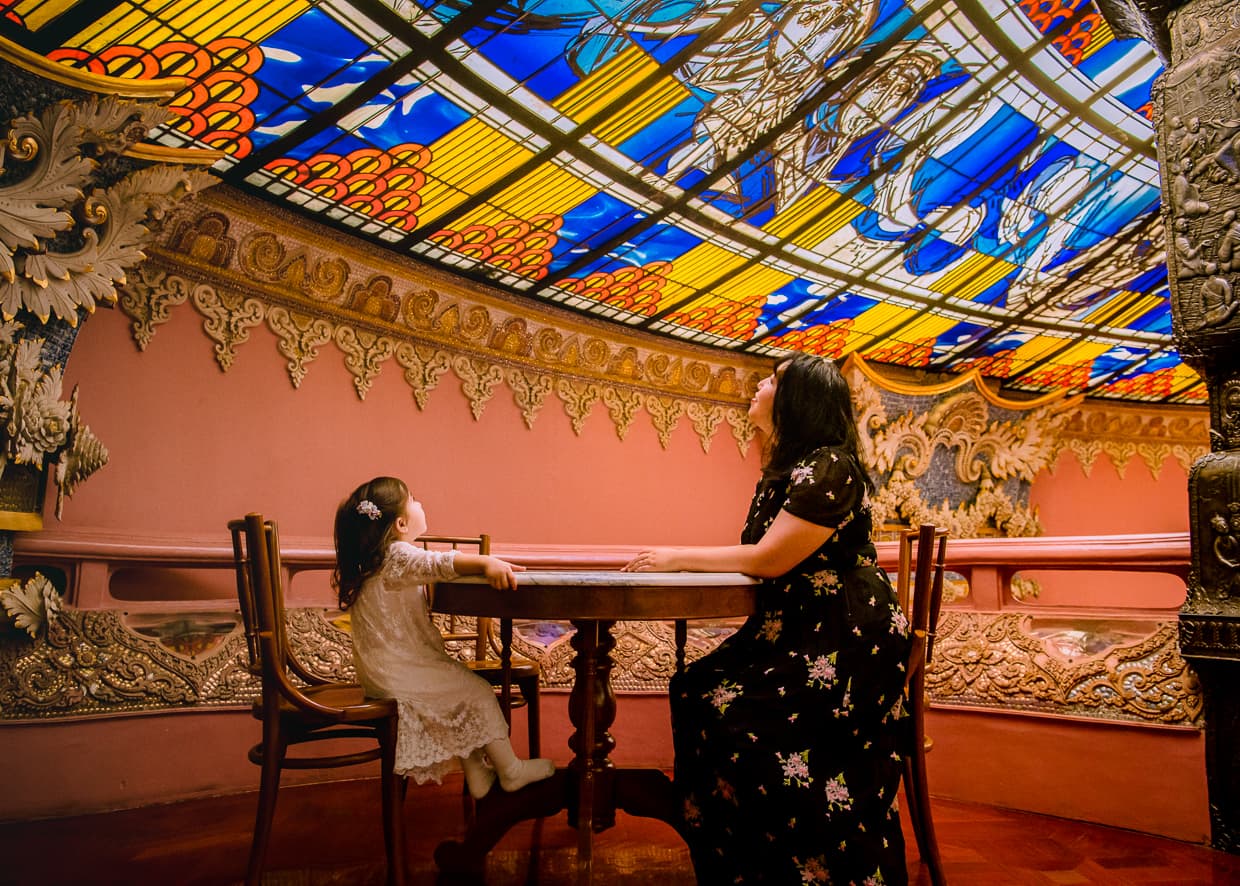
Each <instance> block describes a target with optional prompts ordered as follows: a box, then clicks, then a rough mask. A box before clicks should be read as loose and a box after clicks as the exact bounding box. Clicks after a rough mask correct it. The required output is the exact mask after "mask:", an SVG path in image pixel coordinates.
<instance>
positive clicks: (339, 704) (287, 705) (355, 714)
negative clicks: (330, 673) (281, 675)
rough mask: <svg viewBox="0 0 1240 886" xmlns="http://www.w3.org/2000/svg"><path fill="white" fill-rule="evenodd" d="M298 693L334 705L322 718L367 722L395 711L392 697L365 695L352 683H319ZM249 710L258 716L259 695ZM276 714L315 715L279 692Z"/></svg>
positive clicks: (340, 721) (288, 715) (328, 705)
mask: <svg viewBox="0 0 1240 886" xmlns="http://www.w3.org/2000/svg"><path fill="white" fill-rule="evenodd" d="M301 693H302V695H304V696H306V697H307V698H308V699H310V700H311V701H313V702H316V703H317V704H321V705H325V706H327V707H331V708H335V709H336V712H335V713H334V714H332V715H331V716H324V717H323V718H322V719H323V720H324V721H325V722H333V723H368V722H371V721H376V720H384V719H386V718H388V717H391V716H392V715H393V714H395V713H396V702H395V700H393V699H390V698H368V697H367V696H366V690H364V689H363V688H362V687H361V686H359V685H358V684H356V683H323V684H320V685H317V686H307V687H305V688H303V689H302V690H301ZM252 712H253V714H254V716H255V717H258V718H259V719H262V713H263V704H262V700H261V699H260V700H258V701H255V702H254V706H253V708H252ZM280 716H281V717H296V718H298V719H303V720H304V719H311V720H313V719H314V718H315V715H314V712H312V711H307V710H305V709H304V708H300V707H298V706H297V705H295V704H293V703H292V702H291V701H289V700H288V699H287V698H284V697H283V696H282V697H281V698H280Z"/></svg>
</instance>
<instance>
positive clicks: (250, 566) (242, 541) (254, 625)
mask: <svg viewBox="0 0 1240 886" xmlns="http://www.w3.org/2000/svg"><path fill="white" fill-rule="evenodd" d="M228 529H229V532H231V533H232V543H233V560H234V566H235V567H236V572H237V602H238V604H239V605H240V607H241V620H242V623H243V624H244V626H245V637H246V649H247V652H248V653H249V670H250V673H252V674H254V675H256V676H258V677H260V678H261V680H262V690H263V703H264V705H270V706H272V710H273V711H274V710H275V707H274V706H275V705H277V704H278V702H279V698H280V697H281V696H283V697H284V698H286V699H288V700H289V701H290V702H292V703H293V704H295V705H296V706H297V707H299V708H302V709H303V710H305V711H307V712H313V713H318V714H325V715H334V714H335V713H336V711H335V709H334V708H330V707H328V706H325V705H322V704H320V703H319V702H317V701H314V700H313V699H310V698H307V697H306V695H305V693H304V692H302V690H301V687H300V686H298V684H297V683H295V682H294V679H293V677H295V678H296V679H297V680H300V681H301V682H302V683H305V684H309V685H322V684H324V683H327V682H329V681H327V680H325V679H323V678H322V677H320V676H318V675H317V674H314V673H312V672H310V671H308V670H307V669H306V668H305V667H303V666H302V664H301V663H300V662H299V661H298V660H297V657H296V656H295V655H293V653H292V651H291V650H290V649H289V645H288V632H287V629H286V627H285V619H284V582H283V580H282V574H283V566H282V565H281V562H280V536H279V532H278V530H277V528H276V524H275V521H274V520H264V519H263V517H262V515H261V514H246V515H245V517H244V518H242V519H240V520H232V521H229V524H228ZM290 673H291V675H292V676H290Z"/></svg>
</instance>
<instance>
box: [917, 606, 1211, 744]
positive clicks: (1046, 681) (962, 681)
mask: <svg viewBox="0 0 1240 886" xmlns="http://www.w3.org/2000/svg"><path fill="white" fill-rule="evenodd" d="M1035 621H1036V620H1035V619H1034V618H1032V617H1031V616H1028V615H1024V614H1021V613H994V612H969V611H964V610H945V611H944V612H943V615H942V617H941V618H940V620H939V625H938V630H937V632H936V633H935V638H934V659H933V661H932V663H931V665H930V667H929V668H928V669H927V671H926V692H927V693H928V695H929V697H930V700H931V702H932V703H935V704H953V705H968V706H971V707H984V708H1002V709H1005V710H1022V711H1037V712H1039V713H1052V714H1068V715H1074V716H1089V717H1100V718H1103V719H1108V720H1127V721H1135V722H1146V723H1159V724H1164V725H1175V726H1200V725H1201V724H1202V722H1203V719H1202V696H1201V687H1200V684H1199V683H1198V681H1197V678H1196V676H1195V675H1194V674H1193V673H1192V671H1191V670H1190V669H1189V667H1188V664H1187V663H1186V662H1185V660H1184V658H1183V657H1182V656H1181V654H1180V650H1179V643H1178V640H1177V630H1178V628H1177V623H1176V622H1174V621H1169V622H1152V623H1150V624H1149V626H1148V627H1149V631H1150V633H1149V634H1148V635H1147V636H1144V637H1141V638H1138V639H1133V638H1130V637H1129V638H1124V639H1123V640H1119V641H1111V642H1110V643H1108V642H1107V641H1108V632H1109V631H1110V629H1111V628H1112V625H1111V623H1108V622H1096V623H1094V624H1093V625H1092V626H1090V625H1085V626H1083V627H1084V629H1083V630H1081V629H1078V630H1061V631H1059V632H1047V631H1040V630H1038V628H1037V626H1036V625H1035V624H1034V622H1035ZM1091 630H1092V631H1093V632H1094V633H1095V635H1096V636H1095V637H1094V638H1093V639H1094V641H1095V642H1096V644H1097V645H1098V646H1101V647H1102V648H1100V649H1092V648H1091V649H1090V650H1089V651H1088V652H1087V653H1085V654H1082V655H1080V657H1079V659H1077V658H1075V657H1070V656H1068V655H1065V654H1064V653H1063V651H1062V649H1057V647H1058V646H1060V645H1061V643H1064V642H1065V639H1066V638H1070V639H1066V642H1070V643H1075V642H1079V640H1080V636H1081V635H1082V634H1088V633H1090V631H1091ZM1057 641H1058V642H1057ZM1086 645H1088V643H1087V644H1086Z"/></svg>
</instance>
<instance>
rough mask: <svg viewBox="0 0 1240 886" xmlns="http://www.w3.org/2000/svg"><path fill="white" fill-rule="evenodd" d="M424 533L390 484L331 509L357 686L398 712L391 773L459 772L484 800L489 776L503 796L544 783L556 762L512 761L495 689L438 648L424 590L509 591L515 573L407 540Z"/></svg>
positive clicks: (336, 580) (404, 492)
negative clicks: (472, 584)
mask: <svg viewBox="0 0 1240 886" xmlns="http://www.w3.org/2000/svg"><path fill="white" fill-rule="evenodd" d="M425 531H426V515H425V514H424V513H423V511H422V505H421V504H419V503H418V502H417V501H416V500H415V499H414V498H413V496H412V495H410V494H409V488H408V487H407V486H405V484H404V483H403V482H401V481H400V480H397V479H396V478H395V477H376V478H375V479H374V480H371V481H370V482H369V483H365V484H363V485H361V486H359V487H358V488H357V489H355V490H354V491H353V494H352V495H350V496H349V497H348V498H346V499H345V500H344V501H343V502H341V503H340V507H339V508H337V509H336V533H335V535H336V571H335V573H334V575H333V576H332V582H333V584H334V585H335V587H336V590H337V592H338V593H339V595H340V608H341V609H347V610H349V613H350V616H351V621H352V629H353V661H354V664H355V665H356V667H357V676H358V682H360V683H361V685H362V686H363V687H365V689H366V692H367V694H368V695H371V696H374V697H377V698H379V697H382V698H395V699H396V701H397V704H398V706H399V709H400V714H399V716H400V724H399V729H398V733H397V740H396V771H397V772H398V773H400V774H402V775H411V776H413V778H414V780H415V781H416V782H418V783H419V784H422V783H423V782H426V781H428V780H433V781H435V782H439V781H441V779H442V778H443V775H444V773H447V772H451V771H454V770H455V769H456V768H457V767H458V765H459V766H460V767H461V768H462V769H464V770H465V780H466V783H467V784H468V786H469V792H470V794H472V795H473V796H474V797H475V798H481V797H483V796H485V795H486V793H487V792H488V791H489V790H490V789H491V785H492V783H493V782H494V781H495V780H496V776H498V778H499V784H500V787H501V788H503V789H504V790H506V791H515V790H517V789H518V788H521V787H524V786H525V785H527V784H530V783H531V782H535V781H540V780H542V779H544V778H547V777H549V776H550V775H551V774H552V773H553V772H554V771H555V764H553V763H552V762H551V761H550V760H546V759H538V760H520V759H518V758H517V755H516V754H515V753H513V750H512V745H511V743H509V741H508V724H507V723H506V722H505V721H504V715H503V713H502V712H501V711H500V707H499V702H498V701H496V699H495V692H494V690H492V688H491V686H490V685H489V684H488V683H487V682H486V681H485V680H483V679H482V678H481V677H479V676H477V675H476V674H473V673H471V672H470V671H469V669H468V668H467V667H465V665H463V664H461V663H460V662H459V661H456V660H455V659H453V658H451V657H450V656H449V655H448V654H447V652H446V651H444V643H443V637H442V636H441V635H440V633H439V631H438V629H437V628H436V627H435V626H434V625H433V624H432V623H431V620H430V616H429V614H428V612H427V599H426V592H425V588H424V584H425V583H426V582H428V581H434V580H436V579H452V578H456V577H457V576H459V575H485V576H486V578H487V581H488V582H489V583H490V584H491V586H492V587H495V588H516V586H517V579H516V576H515V575H514V574H513V573H514V572H515V571H520V570H521V569H522V567H520V566H513V565H512V564H509V563H505V562H504V561H503V560H499V559H497V558H495V557H486V556H482V555H479V554H467V553H464V552H460V551H427V550H424V549H423V548H421V547H419V546H417V545H415V544H413V543H412V542H413V541H414V539H416V538H417V537H418V536H419V535H421V534H423V533H424V532H425ZM484 752H485V756H484ZM488 760H489V765H488Z"/></svg>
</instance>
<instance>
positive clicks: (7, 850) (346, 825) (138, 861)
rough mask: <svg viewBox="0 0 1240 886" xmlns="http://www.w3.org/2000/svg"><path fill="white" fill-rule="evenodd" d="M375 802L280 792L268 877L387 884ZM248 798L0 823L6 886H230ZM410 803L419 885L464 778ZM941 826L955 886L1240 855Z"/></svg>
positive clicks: (944, 811)
mask: <svg viewBox="0 0 1240 886" xmlns="http://www.w3.org/2000/svg"><path fill="white" fill-rule="evenodd" d="M378 799H379V798H378V787H377V783H375V782H373V781H351V782H337V783H335V784H330V785H315V786H303V787H292V788H285V789H283V790H282V791H281V792H280V803H279V809H278V810H277V813H276V823H275V830H274V833H273V839H272V847H271V852H270V855H269V857H268V864H267V869H268V873H267V876H266V878H265V880H264V882H266V883H271V884H279V886H370V884H381V883H382V882H383V874H384V867H383V844H382V837H381V834H380V822H379V803H378ZM254 802H255V797H254V795H253V794H245V795H239V796H229V797H217V798H211V799H205V800H196V801H190V802H184V803H175V804H170V805H164V806H154V807H147V808H145V809H140V810H130V811H122V812H112V813H106V814H100V815H90V816H82V817H78V818H66V819H57V820H50V821H40V822H16V823H8V824H0V883H4V884H14V886H27V884H30V886H34V884H38V886H45V884H48V886H51V884H73V886H79V884H80V886H91V884H126V886H128V884H161V886H163V884H177V886H180V884H185V886H224V884H228V886H231V884H235V883H238V882H240V880H241V877H242V875H243V873H244V869H245V861H246V855H247V852H248V850H249V844H250V832H251V827H252V821H253V815H254ZM405 808H406V816H407V817H406V832H407V838H408V848H409V857H410V883H411V886H430V884H435V883H437V882H438V883H441V884H442V883H443V882H444V881H442V880H439V881H437V878H436V871H435V865H434V862H433V861H432V859H431V854H432V852H433V851H434V847H435V846H436V845H438V844H439V842H441V841H442V840H445V839H449V838H452V837H454V836H456V835H457V834H458V833H459V830H460V828H461V821H462V818H461V797H460V784H459V778H458V779H457V780H455V781H449V782H446V783H445V784H444V785H443V786H442V787H435V786H423V787H411V789H410V792H409V798H408V800H407V803H406V807H405ZM935 822H936V826H937V828H938V833H939V845H940V849H941V852H942V854H943V859H944V866H945V868H946V874H947V878H948V881H949V882H950V883H951V884H952V886H996V884H1003V886H1006V884H1092V883H1097V884H1114V886H1129V884H1149V886H1152V884H1176V886H1205V884H1214V886H1218V884H1240V856H1235V855H1228V854H1226V853H1222V852H1216V851H1213V850H1211V849H1208V848H1205V847H1202V846H1195V845H1190V844H1185V843H1179V842H1176V841H1173V840H1166V839H1161V838H1158V837H1150V836H1147V835H1142V834H1136V833H1131V832H1128V831H1121V830H1116V829H1113V828H1105V827H1098V826H1094V825H1088V824H1082V823H1080V822H1074V821H1067V820H1063V819H1056V818H1048V817H1045V816H1038V815H1028V814H1022V813H1015V812H1008V811H1004V810H1000V809H994V808H990V807H985V806H974V805H969V804H964V803H952V802H946V801H940V802H937V803H936V804H935ZM906 837H907V838H908V843H909V847H910V848H909V875H910V880H911V882H913V883H918V884H922V883H924V884H928V883H929V878H928V876H927V874H926V872H925V869H924V868H922V867H921V865H920V863H919V860H918V858H917V850H916V847H915V844H914V843H913V840H912V835H911V833H909V832H908V830H907V826H906ZM594 846H595V877H594V883H595V884H596V886H620V884H624V886H630V884H651V886H692V884H693V874H692V870H691V868H690V865H689V860H688V854H687V852H686V851H685V849H684V846H683V844H682V843H681V842H680V840H679V838H678V837H677V836H676V834H675V833H674V832H673V831H672V830H671V828H669V827H667V826H666V825H664V824H662V823H660V822H655V821H651V820H647V819H639V818H631V817H628V816H625V815H621V816H620V818H619V821H618V823H617V825H616V827H615V828H613V829H611V830H609V831H606V832H604V833H602V834H600V835H598V836H597V837H596V839H595V843H594ZM574 847H575V834H574V832H573V831H571V830H570V829H569V828H568V825H567V824H566V822H565V819H564V817H563V815H560V816H557V817H555V818H548V819H546V820H543V821H541V822H529V823H526V824H524V825H522V826H520V827H519V828H517V829H514V830H513V831H512V832H510V833H509V834H508V836H506V837H505V838H504V839H503V840H502V841H501V842H500V843H499V845H498V846H497V847H496V848H495V850H493V851H492V853H491V855H490V856H489V858H488V861H487V884H488V886H517V884H521V886H533V884H544V886H556V884H566V886H567V884H571V883H573V882H574V867H573V862H574V858H575V848H574ZM704 886H714V884H704Z"/></svg>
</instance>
